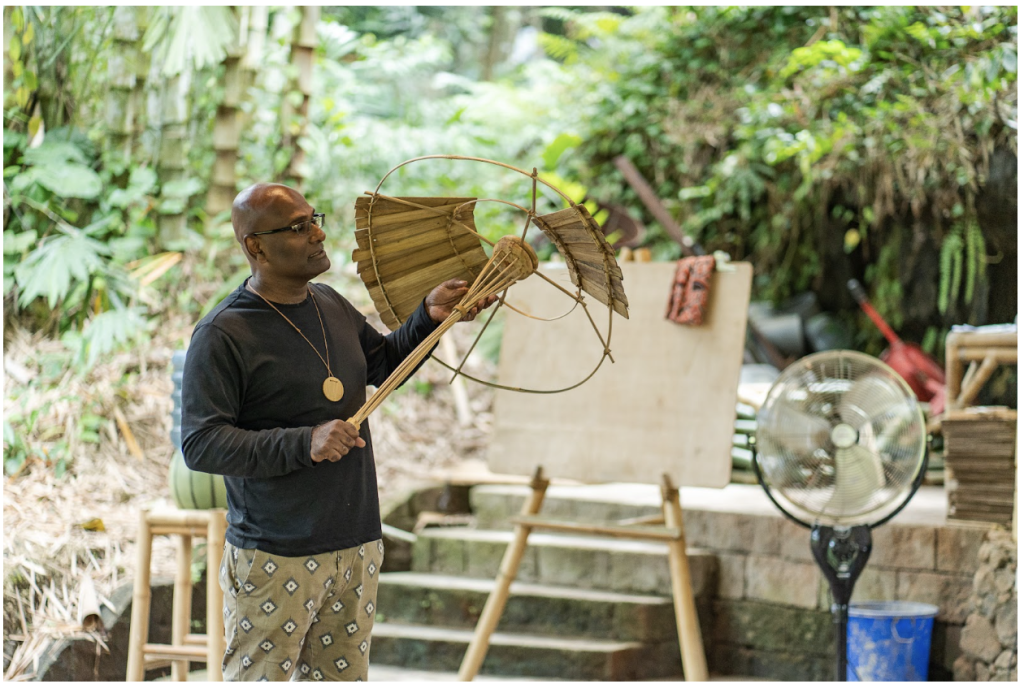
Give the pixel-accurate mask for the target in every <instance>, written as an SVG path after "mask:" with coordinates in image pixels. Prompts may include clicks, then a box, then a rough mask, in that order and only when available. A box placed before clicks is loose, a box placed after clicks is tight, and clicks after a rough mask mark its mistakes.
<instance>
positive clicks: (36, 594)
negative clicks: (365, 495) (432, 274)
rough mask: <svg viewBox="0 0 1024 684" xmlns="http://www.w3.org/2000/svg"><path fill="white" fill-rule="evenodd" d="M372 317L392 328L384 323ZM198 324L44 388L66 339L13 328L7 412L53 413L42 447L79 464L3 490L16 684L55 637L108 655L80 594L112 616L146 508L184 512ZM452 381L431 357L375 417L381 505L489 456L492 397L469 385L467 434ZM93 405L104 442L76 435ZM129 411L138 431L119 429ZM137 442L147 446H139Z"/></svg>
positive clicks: (38, 463)
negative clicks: (179, 494) (176, 368)
mask: <svg viewBox="0 0 1024 684" xmlns="http://www.w3.org/2000/svg"><path fill="white" fill-rule="evenodd" d="M370 318H371V320H373V321H374V323H375V325H377V326H378V327H379V328H380V329H382V330H384V329H385V328H384V326H383V325H382V324H380V322H379V319H376V318H375V316H370ZM191 329H192V321H189V320H187V319H185V318H183V317H180V316H179V317H178V318H175V319H172V320H165V321H163V322H162V325H161V328H160V330H159V331H158V332H157V333H156V335H155V337H154V339H153V340H152V341H150V342H149V343H147V344H145V345H142V346H139V347H137V348H135V349H132V350H129V351H124V352H121V353H118V354H116V355H113V356H112V357H110V358H107V359H104V360H103V362H102V363H100V364H97V366H96V367H94V368H93V370H92V371H91V372H90V373H89V374H88V375H86V376H84V377H83V376H80V375H78V374H76V373H75V372H73V371H72V370H70V369H68V370H66V371H59V372H58V373H56V374H54V373H52V371H51V377H53V375H59V381H57V383H56V386H55V388H53V389H50V390H49V391H45V392H44V391H42V390H41V389H38V383H37V384H32V383H31V382H29V383H26V382H25V380H26V378H32V377H36V376H39V375H40V374H43V373H46V372H47V371H46V369H45V365H46V364H47V363H48V362H52V360H53V359H55V358H59V356H60V355H61V354H63V353H64V350H63V347H62V345H61V343H60V342H59V341H56V340H52V339H48V338H46V337H44V336H43V335H42V334H36V335H32V334H29V333H27V332H25V331H24V330H18V329H12V327H10V326H9V327H8V329H7V330H6V331H5V340H4V347H5V352H4V353H5V366H7V365H9V366H10V367H11V368H13V369H16V370H14V371H13V372H8V373H6V374H5V378H4V383H5V387H4V409H5V413H8V414H9V412H10V411H12V410H20V411H21V412H23V413H27V412H30V411H32V410H33V409H37V408H40V409H41V410H40V418H39V422H38V424H37V425H36V429H35V430H34V431H33V435H34V436H35V437H33V438H34V439H37V440H39V442H38V443H39V444H40V445H41V446H43V448H45V442H44V441H43V440H44V438H45V439H49V440H51V441H50V444H52V440H53V439H54V438H55V437H60V438H63V439H64V440H66V441H67V442H68V443H69V446H70V449H69V453H70V454H71V455H72V458H71V459H70V466H69V468H68V471H67V473H66V474H65V475H64V476H63V477H57V476H56V474H55V472H54V468H53V465H52V464H51V463H48V462H46V461H43V460H42V459H31V460H30V461H29V462H27V464H26V467H25V468H23V469H22V470H21V471H20V472H19V473H16V474H15V475H13V476H10V477H7V478H6V479H5V482H4V497H3V516H4V527H3V540H4V638H5V640H6V641H15V642H18V643H20V645H19V646H18V648H17V649H16V651H15V652H14V654H13V656H12V658H11V661H10V663H9V664H7V666H6V671H5V678H6V679H12V680H13V679H25V678H29V677H31V676H32V673H33V672H35V671H36V668H37V666H38V662H37V661H38V658H39V656H40V655H41V653H42V652H43V651H44V650H45V649H46V648H47V646H48V645H49V644H50V643H52V641H53V640H55V639H61V638H66V637H70V636H83V635H84V636H87V637H88V638H92V639H94V640H96V641H97V644H98V647H100V646H99V644H101V643H102V641H103V635H102V634H97V633H88V632H85V631H84V630H83V628H82V626H81V625H80V624H79V623H78V622H77V619H76V616H77V614H78V613H77V609H78V601H79V598H78V593H79V585H80V583H81V582H82V578H83V577H84V576H86V575H87V576H88V577H90V578H91V579H92V580H93V582H94V583H95V588H96V592H97V593H98V595H99V600H100V602H101V603H103V604H105V605H107V607H108V608H112V606H111V604H110V602H109V597H110V596H111V594H112V593H113V591H114V590H115V589H116V588H117V587H118V586H120V585H122V584H125V583H126V582H129V581H130V580H131V578H132V576H133V573H134V564H135V551H134V538H135V534H136V526H137V519H138V513H139V511H140V509H142V508H144V507H147V508H148V507H150V506H153V505H159V504H163V505H168V506H170V505H173V504H172V502H171V499H170V492H169V489H168V484H167V470H168V467H169V464H170V459H171V456H172V455H173V453H174V447H173V445H172V444H171V442H170V436H169V433H170V427H171V417H170V413H171V409H172V401H171V392H172V389H173V383H172V380H171V370H170V362H171V357H172V354H173V351H174V350H175V349H178V348H182V347H184V346H185V342H186V340H187V339H188V337H189V335H190V334H191ZM449 334H450V335H451V336H452V338H453V339H454V341H455V342H456V346H457V348H458V349H459V350H461V351H463V353H464V352H465V350H467V349H468V348H469V346H470V344H471V343H472V339H473V335H474V334H475V330H474V329H473V328H472V327H470V326H456V328H455V329H453V330H452V331H451V332H450V333H449ZM48 359H49V361H48ZM12 362H13V363H12ZM466 371H467V372H469V373H471V374H473V375H477V376H479V377H482V378H486V379H491V378H493V375H494V367H493V364H491V363H490V362H488V361H487V360H486V359H482V358H479V357H478V355H476V354H474V355H473V356H472V357H471V358H470V360H469V362H468V363H467V367H466ZM16 378H17V379H16ZM449 378H450V372H449V371H446V370H445V369H444V368H443V367H442V366H441V365H440V364H438V363H436V362H433V361H428V362H427V364H426V365H425V366H424V367H423V368H421V369H420V371H419V372H418V373H417V374H416V376H414V380H413V381H410V384H409V385H408V386H407V387H406V388H405V389H403V390H402V391H400V392H398V393H397V394H396V395H395V396H393V397H391V398H389V399H388V401H387V402H386V403H385V405H384V407H383V408H382V409H381V410H380V411H378V412H377V413H376V414H374V415H373V416H371V418H370V421H371V426H372V430H373V433H374V442H375V448H374V452H375V455H376V458H377V472H378V485H379V490H380V494H381V500H382V502H384V503H387V502H390V501H393V500H395V498H396V497H398V496H401V495H402V494H403V493H405V492H408V491H410V490H411V489H412V488H414V487H415V486H417V485H419V484H421V483H423V482H424V481H429V480H433V479H436V478H437V477H438V474H439V471H440V470H443V469H446V468H448V467H452V466H455V465H457V464H458V463H460V462H461V461H465V460H470V459H474V458H476V457H478V456H480V455H481V450H482V449H483V448H484V446H485V445H486V441H487V435H488V433H489V432H490V425H491V414H490V409H491V397H492V394H493V390H491V389H490V388H487V387H484V386H481V385H478V384H476V383H468V386H467V390H468V394H469V399H470V405H471V407H472V409H473V415H474V422H473V424H472V425H469V426H466V427H461V426H459V425H458V421H457V420H456V418H455V416H456V411H455V406H454V401H453V398H452V391H451V389H450V388H449V387H448V384H447V383H448V380H449ZM414 382H418V383H419V386H420V387H425V385H423V384H422V383H424V382H428V383H433V384H434V388H433V389H432V390H431V391H430V392H429V394H421V393H420V392H419V391H417V390H416V389H415V385H414ZM48 402H49V406H47V403H48ZM89 405H92V406H93V407H94V408H93V410H94V411H95V412H96V413H97V414H100V415H102V416H104V417H105V418H107V419H108V420H106V421H105V423H104V428H103V429H101V431H100V440H99V442H98V443H96V444H92V443H86V442H82V441H80V440H78V439H76V437H75V435H76V433H77V428H76V425H77V418H78V414H79V413H80V412H81V407H82V406H89ZM97 406H98V407H99V409H98V410H97V409H96V408H95V407H97ZM118 412H121V413H122V414H123V423H124V424H126V425H127V430H128V432H126V431H125V430H124V429H123V428H122V429H119V428H118V421H117V420H115V416H116V415H117V413H118ZM24 437H25V438H26V439H28V438H29V436H24ZM133 440H134V442H135V443H136V444H137V448H136V447H134V446H133V447H132V448H130V447H129V445H131V444H132V442H133ZM132 451H135V452H136V454H141V458H139V457H138V456H137V455H133V453H132ZM97 521H101V523H102V526H101V529H97V528H98V527H100V525H99V524H98V522H97ZM174 555H175V547H174V544H173V540H171V539H169V538H166V537H157V538H156V539H155V540H154V545H153V562H152V571H153V573H154V574H164V575H172V574H173V572H174V567H175V556H174Z"/></svg>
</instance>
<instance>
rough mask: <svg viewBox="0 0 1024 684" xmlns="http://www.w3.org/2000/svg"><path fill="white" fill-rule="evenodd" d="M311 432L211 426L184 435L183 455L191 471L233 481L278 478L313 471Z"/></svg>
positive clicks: (300, 428) (296, 429)
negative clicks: (237, 478)
mask: <svg viewBox="0 0 1024 684" xmlns="http://www.w3.org/2000/svg"><path fill="white" fill-rule="evenodd" d="M311 432H312V428H310V427H298V428H274V429H270V430H243V429H241V428H237V427H234V426H231V425H209V426H205V427H201V428H199V429H195V430H191V431H189V432H187V433H184V432H183V434H182V445H181V446H182V453H183V454H184V456H185V463H186V464H187V465H188V467H189V468H191V469H192V470H198V471H200V472H205V473H215V474H217V475H228V476H231V477H276V476H280V475H286V474H288V473H290V472H292V471H294V470H298V469H300V468H311V467H313V461H312V459H311V458H310V453H309V449H310V434H311Z"/></svg>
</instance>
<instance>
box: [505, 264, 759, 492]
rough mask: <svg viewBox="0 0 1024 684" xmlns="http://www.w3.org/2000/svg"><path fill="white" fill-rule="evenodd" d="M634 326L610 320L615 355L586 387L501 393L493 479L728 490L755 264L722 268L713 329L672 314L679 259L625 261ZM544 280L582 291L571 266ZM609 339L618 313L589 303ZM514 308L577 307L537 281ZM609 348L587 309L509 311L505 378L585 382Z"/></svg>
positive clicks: (523, 289)
mask: <svg viewBox="0 0 1024 684" xmlns="http://www.w3.org/2000/svg"><path fill="white" fill-rule="evenodd" d="M620 266H621V268H622V272H623V285H624V286H625V289H626V296H627V297H628V298H629V316H630V317H629V320H626V319H623V318H622V317H621V316H619V315H618V314H616V315H615V317H614V319H613V321H612V335H611V341H610V347H611V351H612V357H613V358H614V359H615V363H611V362H610V361H609V360H607V359H606V360H605V362H604V364H603V365H602V366H601V367H600V369H599V370H598V371H597V373H596V374H595V375H594V376H593V377H592V378H591V379H590V380H589V381H587V382H586V383H584V384H583V385H582V386H580V387H577V388H576V389H573V390H570V391H568V392H563V393H560V394H529V393H522V392H509V391H499V392H497V393H496V394H495V405H494V432H493V439H492V442H491V445H490V449H489V452H488V465H489V467H490V469H491V470H492V471H493V472H496V473H509V474H516V475H532V474H533V472H534V470H535V469H536V468H537V467H538V466H542V467H543V468H544V473H545V476H547V477H559V478H567V479H573V480H579V481H582V482H591V483H593V482H640V483H651V484H660V483H661V476H662V474H663V473H667V474H668V475H669V476H671V478H672V481H673V483H674V484H675V485H676V486H683V485H686V486H703V487H724V486H725V485H727V484H728V483H729V476H730V472H731V469H732V460H731V453H730V452H731V449H732V437H733V433H734V421H735V418H736V387H737V385H738V383H739V376H740V366H741V365H742V362H743V347H744V341H745V336H746V324H747V306H748V304H749V301H750V282H751V275H752V272H753V269H752V268H751V266H750V264H748V263H742V262H741V263H735V264H730V265H729V267H730V268H732V269H734V270H731V271H728V272H717V273H715V275H714V276H713V278H712V284H711V293H710V296H709V304H708V309H707V315H706V317H705V321H704V324H703V325H701V326H699V327H693V326H684V325H679V324H676V323H673V322H671V321H668V320H666V319H665V309H666V306H667V303H668V298H669V293H670V290H671V286H672V280H673V277H674V275H675V268H676V265H675V263H674V262H657V263H655V262H649V263H636V262H631V263H623V264H620ZM543 272H544V274H545V275H547V276H548V277H550V278H551V279H553V280H555V281H556V282H558V283H559V284H560V285H562V286H563V287H564V288H565V289H566V290H569V291H570V292H575V288H574V287H573V286H572V284H571V282H570V281H569V275H568V272H567V271H566V270H565V268H564V266H556V267H555V268H553V269H552V268H545V270H544V271H543ZM585 301H586V302H587V308H588V310H589V312H590V315H591V317H593V319H594V323H595V324H596V327H597V329H598V330H599V331H600V332H601V335H602V336H606V334H607V329H608V308H607V307H606V306H605V305H603V304H601V303H600V302H597V301H595V300H594V299H593V298H591V297H587V298H586V299H585ZM508 302H509V303H510V304H512V305H513V306H515V307H516V308H518V309H520V310H522V311H524V312H525V313H528V314H530V315H533V316H539V317H553V316H558V315H560V314H563V313H565V312H566V311H568V310H569V309H571V308H572V304H573V302H572V300H571V299H570V298H569V297H567V296H565V295H564V294H562V293H559V292H558V291H557V290H556V289H555V288H554V287H552V286H551V285H550V284H548V283H545V282H544V281H543V280H542V279H540V278H539V277H538V276H536V275H534V276H531V277H530V278H528V279H527V280H524V281H523V282H520V283H517V284H516V285H515V286H513V287H512V288H510V289H509V292H508ZM602 353H603V345H602V343H601V341H600V340H599V339H598V337H597V335H596V334H595V330H594V326H593V325H591V323H590V321H589V320H588V318H587V316H586V315H585V314H584V312H583V310H582V308H579V307H578V308H577V309H576V310H575V311H573V312H572V313H571V314H570V315H568V316H566V317H565V318H562V319H560V320H558V321H554V322H539V321H535V320H530V319H528V318H525V317H523V316H519V315H517V314H515V313H512V312H508V313H507V314H506V316H505V330H504V334H503V339H502V348H501V358H500V362H499V368H498V382H499V383H501V384H503V385H509V386H513V387H523V388H530V389H557V388H560V387H565V386H568V385H573V384H575V383H577V382H579V381H580V380H582V379H583V378H585V377H586V376H587V375H588V374H589V373H590V372H591V370H593V368H594V366H595V365H596V364H597V362H598V361H599V360H600V358H601V355H602Z"/></svg>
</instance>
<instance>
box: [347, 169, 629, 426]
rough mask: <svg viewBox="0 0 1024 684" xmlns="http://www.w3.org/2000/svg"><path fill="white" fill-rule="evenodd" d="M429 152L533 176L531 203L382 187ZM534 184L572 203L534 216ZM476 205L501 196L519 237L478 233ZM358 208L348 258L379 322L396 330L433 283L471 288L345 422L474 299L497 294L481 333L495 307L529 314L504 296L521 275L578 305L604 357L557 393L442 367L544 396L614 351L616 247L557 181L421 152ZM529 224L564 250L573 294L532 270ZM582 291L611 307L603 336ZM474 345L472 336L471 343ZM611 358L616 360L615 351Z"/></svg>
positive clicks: (622, 297)
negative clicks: (520, 216)
mask: <svg viewBox="0 0 1024 684" xmlns="http://www.w3.org/2000/svg"><path fill="white" fill-rule="evenodd" d="M428 159H454V160H462V161H471V162H478V163H486V164H493V165H496V166H500V167H504V168H506V169H510V170H512V171H515V172H517V173H520V174H522V175H524V176H527V177H529V178H531V179H532V181H533V192H532V203H531V206H530V207H524V206H521V205H518V204H515V203H513V202H509V201H506V200H501V199H479V198H475V197H391V196H388V195H385V194H382V193H381V192H380V190H381V187H382V186H383V184H384V181H385V180H387V178H388V176H390V175H391V174H392V173H394V172H395V171H396V170H397V169H399V168H401V167H403V166H405V165H407V164H411V163H414V162H419V161H423V160H428ZM538 182H539V183H543V184H544V185H546V186H547V187H549V188H551V189H552V190H554V191H555V192H556V193H558V195H559V196H560V197H561V198H562V199H563V200H565V202H566V203H568V205H569V206H568V207H566V208H564V209H561V210H559V211H555V212H552V213H547V214H538V213H537V210H536V207H537V183H538ZM479 202H500V203H502V204H507V205H509V206H512V207H514V208H516V209H519V210H520V211H522V212H523V213H524V214H525V215H526V226H525V227H524V229H523V234H522V236H515V235H507V236H505V237H503V238H501V239H500V240H498V241H497V242H496V243H495V242H492V241H491V240H488V239H487V238H486V237H484V236H483V235H481V234H480V233H479V232H478V231H477V227H476V223H475V218H474V210H475V208H476V205H477V204H478V203H479ZM355 214H356V216H355V218H356V244H357V247H356V249H355V251H354V252H353V253H352V260H353V261H354V262H355V263H356V266H357V272H358V273H359V276H360V278H361V279H362V281H363V283H364V284H365V285H366V288H367V290H368V291H369V293H370V297H371V299H372V300H373V303H374V306H375V307H376V309H377V312H378V313H379V314H380V317H381V320H382V321H383V322H384V324H385V325H387V326H388V328H390V329H391V330H395V329H397V328H398V327H399V326H400V325H401V324H402V323H403V322H404V321H405V320H406V319H407V318H408V317H409V316H410V315H411V314H412V312H413V311H415V310H416V307H417V306H419V303H420V302H421V301H422V300H423V298H424V297H426V296H427V294H429V292H430V291H431V290H432V289H433V288H434V287H435V286H436V285H437V284H438V283H440V282H444V281H445V280H449V279H451V278H459V279H461V280H465V281H466V282H467V283H471V285H470V288H469V292H468V293H467V294H466V296H465V297H464V298H463V300H462V301H461V302H460V303H459V304H458V305H457V306H456V308H455V310H454V311H453V312H452V315H451V316H450V317H449V319H447V320H446V321H445V322H444V323H442V324H441V325H440V326H439V327H438V329H437V330H435V331H434V333H432V334H431V336H430V337H428V338H427V339H426V340H424V342H423V343H422V344H421V345H420V346H419V347H418V348H417V350H416V351H414V352H413V354H411V355H410V357H409V359H407V363H406V364H403V367H400V368H399V369H397V370H396V371H395V373H394V374H393V375H392V377H391V378H388V380H387V381H386V382H385V383H384V384H382V385H381V387H380V388H378V390H377V392H375V393H374V395H373V396H372V397H371V398H370V400H369V401H368V402H367V404H366V406H364V407H363V409H361V410H360V412H359V413H357V414H356V416H354V417H353V418H352V419H350V421H351V422H353V423H354V424H356V425H359V424H361V422H362V421H363V420H365V418H366V416H368V415H369V413H370V412H372V411H373V409H374V408H376V407H377V406H378V405H379V404H380V402H382V401H383V399H384V398H385V397H386V396H387V394H389V393H390V392H391V391H392V390H393V389H394V388H395V387H397V386H398V385H400V384H401V382H402V381H404V380H405V378H406V377H407V376H408V374H409V373H410V372H411V371H412V369H413V368H415V367H416V366H417V365H418V364H419V362H420V361H422V360H423V358H425V357H426V355H427V354H429V352H430V350H431V349H432V348H433V346H434V344H436V342H437V340H438V339H439V338H440V337H441V335H443V334H444V332H445V331H446V330H448V328H450V327H451V325H454V324H455V323H456V322H457V321H458V320H460V319H461V318H462V317H463V316H464V315H465V312H466V311H467V310H468V309H469V308H470V307H472V306H473V304H474V303H475V302H477V301H479V300H480V299H482V298H484V297H487V296H490V295H500V296H499V300H498V305H497V307H496V308H495V310H494V311H492V312H491V316H490V317H489V318H488V320H487V322H486V323H485V324H484V326H483V328H482V329H481V330H480V333H479V334H478V335H477V340H479V338H480V335H481V334H483V330H484V329H486V327H487V325H489V324H490V322H491V320H493V317H494V313H495V312H496V311H497V308H500V307H502V306H506V307H508V308H511V309H513V311H516V312H517V313H520V314H522V315H525V316H529V314H526V313H524V312H522V311H519V310H517V309H515V307H513V306H512V305H511V304H508V303H507V302H506V301H505V294H506V293H507V290H508V288H509V287H511V286H512V285H513V284H515V283H516V282H518V281H519V280H523V279H524V278H527V277H531V276H537V277H539V278H542V279H543V280H545V281H547V282H548V283H549V284H550V285H551V286H552V287H553V288H555V289H557V290H558V291H560V292H562V293H563V294H564V295H565V296H567V297H568V298H569V299H571V300H573V301H574V305H573V309H575V308H576V307H577V306H580V307H582V308H583V310H584V311H585V312H586V315H587V317H588V318H589V319H590V322H591V324H592V325H593V328H594V332H595V334H596V336H597V338H598V339H599V340H600V342H601V344H602V345H603V347H604V354H603V355H602V356H601V359H600V361H598V364H597V367H595V368H594V370H593V371H592V372H591V373H590V375H588V376H587V377H586V378H584V379H583V380H582V381H581V382H579V383H576V384H575V385H572V386H571V387H565V388H562V389H557V390H530V389H523V388H519V387H506V386H502V385H496V384H493V383H489V382H485V381H482V380H480V379H478V378H474V377H472V376H470V375H467V374H465V373H461V369H462V364H464V363H465V358H464V359H463V360H462V363H460V364H459V366H458V368H451V367H450V366H448V367H449V368H450V369H451V370H453V371H455V373H456V374H462V375H464V376H465V377H467V378H469V379H471V380H474V381H476V382H481V383H483V384H487V385H491V386H493V387H497V388H500V389H511V390H517V391H524V392H538V393H545V394H547V393H554V392H564V391H566V390H568V389H572V388H573V387H578V386H579V385H581V384H583V382H586V381H587V380H588V379H590V377H592V376H593V375H594V373H596V372H597V369H598V368H599V367H600V366H601V364H602V363H603V362H604V359H605V357H608V358H612V357H611V348H610V346H609V345H610V343H611V327H612V314H613V313H617V314H619V315H620V316H622V317H624V318H629V302H628V300H627V299H626V292H625V289H624V288H623V285H622V271H621V269H619V267H618V264H617V263H616V261H615V253H614V252H613V251H612V248H611V246H610V245H609V244H608V242H607V241H606V240H605V237H604V233H603V231H602V230H601V227H600V226H598V224H597V222H596V221H595V220H594V218H593V216H591V215H590V212H589V211H587V209H586V207H584V206H583V205H581V204H576V203H575V202H573V201H572V200H571V199H569V197H567V196H566V195H565V194H564V193H562V192H561V191H560V190H558V188H556V187H554V186H553V185H551V184H550V183H547V182H546V181H544V180H542V179H540V178H538V177H537V171H536V169H535V170H534V171H533V173H532V174H531V173H529V172H527V171H524V170H522V169H518V168H516V167H514V166H510V165H508V164H503V163H501V162H496V161H492V160H489V159H481V158H477V157H462V156H456V155H429V156H425V157H417V158H415V159H410V160H408V161H405V162H402V163H401V164H399V165H398V166H396V167H394V168H393V169H391V170H390V171H388V173H387V174H385V176H384V177H383V178H382V179H381V181H380V183H378V185H377V188H376V189H375V190H374V191H373V192H367V193H365V194H364V195H363V196H361V197H359V198H358V199H357V200H356V208H355ZM531 224H532V225H535V226H536V227H537V228H539V229H540V230H541V231H542V232H543V233H544V234H545V235H546V236H547V237H548V239H549V240H551V242H552V244H554V245H555V247H556V248H557V249H558V251H559V252H560V253H561V255H562V258H563V259H564V260H565V264H566V268H567V270H568V273H569V278H570V279H571V281H572V283H573V285H575V286H576V288H577V289H576V292H575V293H572V292H570V291H569V290H567V289H565V288H563V287H562V286H561V285H559V284H558V283H556V282H555V281H554V280H552V279H551V278H549V277H548V276H546V275H544V274H543V273H541V272H540V271H539V270H538V265H539V262H538V259H537V256H536V254H535V253H534V251H533V249H532V248H531V247H530V245H529V244H528V243H527V242H526V240H525V237H526V229H527V228H529V226H530V225H531ZM484 243H487V244H488V245H490V246H491V247H492V254H491V256H488V255H487V253H486V251H485V250H484V246H483V245H484ZM584 292H586V293H587V294H589V295H590V296H591V297H593V298H594V299H595V300H597V301H598V302H601V303H602V304H604V305H605V306H607V307H608V327H607V331H606V334H605V335H602V334H601V331H600V330H599V329H598V327H597V325H596V323H595V322H594V319H593V317H591V315H590V312H589V311H588V310H587V304H586V302H585V301H584V297H583V293H584ZM530 317H531V318H535V317H533V316H530ZM538 320H543V319H538ZM475 344H476V343H475V342H474V346H475ZM470 351H472V348H471V349H470ZM467 357H468V353H467ZM612 361H613V362H614V359H613V358H612ZM441 363H443V362H441ZM444 365H446V366H447V364H444ZM406 366H407V367H406Z"/></svg>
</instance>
